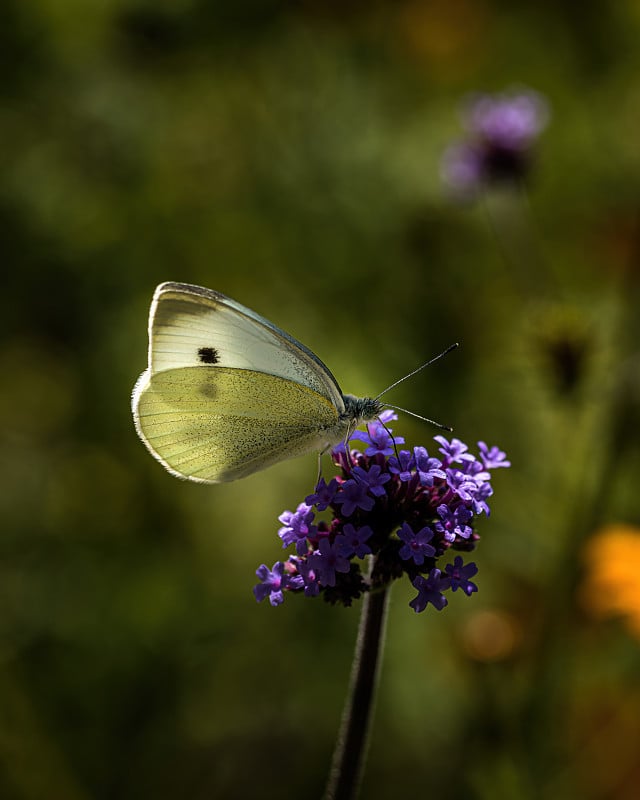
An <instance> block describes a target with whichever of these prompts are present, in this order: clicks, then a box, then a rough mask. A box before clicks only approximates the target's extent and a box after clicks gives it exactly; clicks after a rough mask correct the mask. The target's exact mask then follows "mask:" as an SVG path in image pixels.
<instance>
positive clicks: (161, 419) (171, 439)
mask: <svg viewBox="0 0 640 800" xmlns="http://www.w3.org/2000/svg"><path fill="white" fill-rule="evenodd" d="M133 406H134V417H135V421H136V427H137V429H138V433H139V434H140V436H141V438H142V440H143V441H144V442H145V444H146V445H147V447H148V448H149V450H150V451H151V452H152V453H153V454H154V455H155V456H156V457H157V458H158V459H159V460H160V461H161V462H162V463H163V464H164V466H165V467H166V468H167V469H169V470H170V471H171V472H172V473H174V474H176V475H179V476H181V477H185V478H190V479H191V480H195V481H200V482H204V483H218V482H222V481H230V480H235V479H236V478H242V477H244V476H246V475H250V474H251V473H252V472H255V471H257V470H259V469H263V468H265V467H267V466H269V465H271V464H273V463H275V462H277V461H280V460H282V459H283V458H288V457H290V456H295V455H300V454H302V453H306V452H309V451H310V450H318V451H320V450H322V449H323V448H324V447H325V446H326V445H327V444H328V443H333V442H335V441H337V440H339V439H340V438H341V436H342V435H343V434H342V430H341V428H340V424H339V421H338V412H337V410H336V408H335V407H334V406H333V404H332V403H331V402H330V401H328V400H327V398H326V397H324V396H323V395H321V394H319V393H318V392H316V391H314V390H313V389H310V388H308V387H305V386H302V385H301V384H298V383H295V382H294V381H290V380H287V379H285V378H282V377H280V376H276V375H267V374H264V373H256V372H255V371H253V370H245V369H238V368H227V367H219V368H217V369H211V370H203V369H202V368H201V367H180V368H174V369H168V370H164V371H161V372H158V373H155V374H150V373H149V371H147V372H145V373H143V374H142V375H141V377H140V380H139V381H138V384H137V385H136V388H135V389H134V395H133Z"/></svg>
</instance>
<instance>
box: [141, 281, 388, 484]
mask: <svg viewBox="0 0 640 800" xmlns="http://www.w3.org/2000/svg"><path fill="white" fill-rule="evenodd" d="M131 405H132V411H133V418H134V422H135V426H136V430H137V432H138V434H139V436H140V438H141V439H142V441H143V442H144V444H145V445H146V446H147V448H148V449H149V452H150V453H151V454H152V455H153V456H154V457H155V458H157V459H158V461H159V462H160V463H161V464H163V466H165V467H166V469H167V470H169V472H170V473H171V474H173V475H176V476H178V477H181V478H187V479H188V480H192V481H197V482H199V483H222V482H225V481H233V480H236V479H237V478H244V477H246V476H247V475H251V474H252V473H253V472H257V471H258V470H261V469H265V468H266V467H269V466H271V465H272V464H275V463H277V462H278V461H282V460H284V459H287V458H292V457H294V456H299V455H302V454H304V453H309V452H313V451H315V452H323V451H324V450H326V449H327V448H328V447H330V446H332V445H336V444H337V443H339V442H340V441H346V440H347V439H348V438H349V435H350V434H351V433H352V432H353V431H354V430H355V429H356V428H357V426H358V425H359V424H361V423H362V422H366V421H371V420H374V419H375V418H376V417H378V415H379V414H380V413H381V411H382V408H383V406H382V403H381V402H380V400H378V399H377V398H372V397H364V398H358V397H354V396H353V395H350V394H343V393H342V391H341V389H340V387H339V385H338V382H337V381H336V379H335V378H334V376H333V375H332V373H331V371H330V370H329V368H328V367H327V366H326V365H325V364H324V363H323V362H322V361H321V360H320V359H319V358H318V356H316V355H315V354H314V353H312V352H311V350H309V349H308V348H307V347H305V346H304V345H303V344H301V343H300V342H298V341H297V340H296V339H294V338H293V336H290V335H289V334H288V333H285V331H283V330H281V329H280V328H278V326H277V325H274V324H273V322H269V320H267V319H265V318H264V317H261V316H260V315H259V314H256V313H255V312H254V311H251V310H250V309H248V308H246V307H245V306H243V305H240V303H237V302H236V301H235V300H231V299H230V298H229V297H225V295H223V294H220V293H219V292H215V291H212V290H211V289H205V288H203V287H201V286H192V285H190V284H186V283H171V282H169V283H161V284H160V285H159V286H158V287H157V288H156V290H155V293H154V295H153V301H152V303H151V310H150V313H149V366H148V367H147V369H146V370H145V371H144V372H143V373H142V375H141V376H140V378H139V379H138V381H137V383H136V385H135V387H134V390H133V395H132V402H131Z"/></svg>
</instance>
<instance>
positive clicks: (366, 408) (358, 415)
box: [342, 394, 384, 426]
mask: <svg viewBox="0 0 640 800" xmlns="http://www.w3.org/2000/svg"><path fill="white" fill-rule="evenodd" d="M342 399H343V400H344V417H345V418H346V419H348V420H351V421H353V422H355V424H356V426H357V425H359V424H360V423H361V422H370V421H371V420H373V419H376V418H377V417H378V416H379V415H380V414H381V412H382V409H383V408H384V406H383V405H382V403H381V402H380V401H379V400H376V398H375V397H354V396H353V395H352V394H345V395H343V397H342Z"/></svg>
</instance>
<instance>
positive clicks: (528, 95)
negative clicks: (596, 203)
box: [441, 89, 549, 197]
mask: <svg viewBox="0 0 640 800" xmlns="http://www.w3.org/2000/svg"><path fill="white" fill-rule="evenodd" d="M462 120H463V126H464V127H465V129H466V132H467V137H466V138H465V139H463V140H461V141H459V142H456V143H454V144H452V145H451V146H450V147H449V148H448V149H447V150H446V151H445V153H444V156H443V158H442V164H441V174H442V179H443V181H444V182H445V183H446V184H447V186H449V188H450V189H451V190H452V191H453V192H454V193H455V194H456V195H458V196H459V197H469V196H472V195H474V194H476V193H477V192H478V191H479V190H480V189H482V188H484V187H486V186H489V185H491V184H494V183H500V182H510V181H511V182H513V181H519V180H521V179H523V178H524V177H526V175H527V174H528V172H529V170H530V167H531V164H532V161H533V149H534V145H535V143H536V140H537V138H538V136H539V135H540V133H541V132H542V131H543V130H544V128H545V127H546V125H547V123H548V120H549V107H548V104H547V101H546V100H545V98H544V97H543V96H542V95H541V94H539V93H538V92H535V91H533V90H529V89H523V90H521V91H512V92H505V93H503V94H494V95H490V94H475V95H472V96H471V97H470V98H468V99H467V101H466V102H465V105H464V109H463V113H462Z"/></svg>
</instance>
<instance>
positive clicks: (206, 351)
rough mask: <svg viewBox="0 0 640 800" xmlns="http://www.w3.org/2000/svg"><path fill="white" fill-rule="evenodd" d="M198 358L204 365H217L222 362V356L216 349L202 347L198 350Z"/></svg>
mask: <svg viewBox="0 0 640 800" xmlns="http://www.w3.org/2000/svg"><path fill="white" fill-rule="evenodd" d="M198 357H199V358H200V362H201V363H202V364H217V363H218V362H219V361H220V356H219V355H218V351H217V350H216V348H215V347H201V348H200V349H199V350H198Z"/></svg>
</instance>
